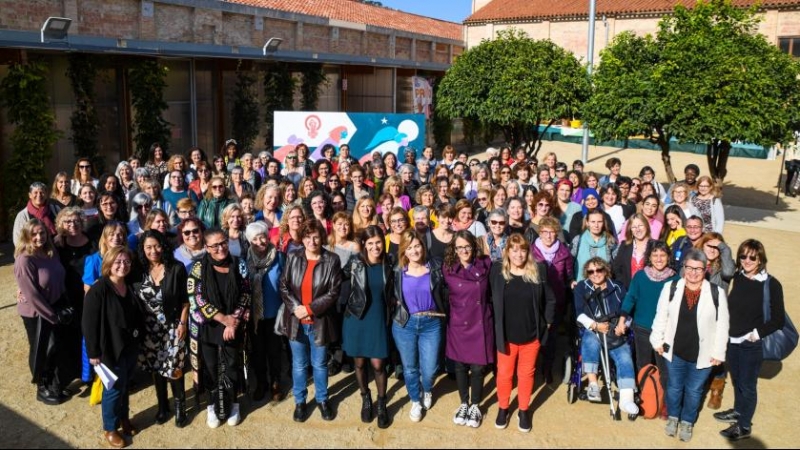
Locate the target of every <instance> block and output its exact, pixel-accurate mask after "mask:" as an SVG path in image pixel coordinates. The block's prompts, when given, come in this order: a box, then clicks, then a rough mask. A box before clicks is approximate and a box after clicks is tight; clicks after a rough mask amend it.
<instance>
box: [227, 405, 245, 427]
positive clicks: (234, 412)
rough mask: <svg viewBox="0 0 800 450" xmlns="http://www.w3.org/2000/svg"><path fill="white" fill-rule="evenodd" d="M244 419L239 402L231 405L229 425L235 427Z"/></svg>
mask: <svg viewBox="0 0 800 450" xmlns="http://www.w3.org/2000/svg"><path fill="white" fill-rule="evenodd" d="M241 420H242V417H241V416H240V415H239V404H238V403H234V404H233V406H232V407H231V415H230V416H228V425H230V426H232V427H235V426H236V425H239V422H240V421H241Z"/></svg>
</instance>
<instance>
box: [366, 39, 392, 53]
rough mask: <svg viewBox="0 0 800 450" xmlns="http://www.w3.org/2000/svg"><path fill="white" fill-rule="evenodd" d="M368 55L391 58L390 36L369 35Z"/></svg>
mask: <svg viewBox="0 0 800 450" xmlns="http://www.w3.org/2000/svg"><path fill="white" fill-rule="evenodd" d="M367 55H368V56H373V57H377V58H390V57H391V56H390V55H389V36H387V35H385V34H377V33H367Z"/></svg>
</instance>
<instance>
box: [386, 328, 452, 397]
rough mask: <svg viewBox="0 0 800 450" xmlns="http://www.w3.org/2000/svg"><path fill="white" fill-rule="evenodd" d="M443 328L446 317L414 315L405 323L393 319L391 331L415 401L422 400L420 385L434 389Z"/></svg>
mask: <svg viewBox="0 0 800 450" xmlns="http://www.w3.org/2000/svg"><path fill="white" fill-rule="evenodd" d="M443 329H444V327H443V321H442V319H440V318H438V317H426V316H413V315H412V316H411V317H410V318H409V319H408V322H406V326H405V327H401V326H400V325H398V324H397V323H396V322H392V334H393V335H394V342H395V344H396V345H397V350H398V351H399V352H400V358H401V359H402V360H403V377H404V378H405V384H406V390H408V396H409V398H411V401H412V402H419V401H420V398H421V392H420V386H422V391H423V392H431V391H432V390H433V378H434V377H435V376H436V371H437V370H438V369H439V349H440V347H441V345H442V334H443Z"/></svg>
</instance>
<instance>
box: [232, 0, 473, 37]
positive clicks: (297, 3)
mask: <svg viewBox="0 0 800 450" xmlns="http://www.w3.org/2000/svg"><path fill="white" fill-rule="evenodd" d="M228 1H230V2H231V3H239V4H242V5H248V6H257V7H261V8H269V9H276V10H279V11H287V12H292V13H298V14H307V15H310V16H317V17H326V18H329V19H335V20H344V21H348V22H353V23H360V24H365V25H373V26H377V27H384V28H390V29H395V30H400V31H408V32H411V33H418V34H424V35H428V36H434V37H439V38H444V39H452V40H456V41H463V40H464V34H463V31H462V25H461V24H458V23H455V22H447V21H444V20H438V19H433V18H430V17H425V16H419V15H416V14H411V13H407V12H403V11H398V10H395V9H390V8H384V7H381V6H372V5H368V4H365V3H361V2H358V1H353V0H228Z"/></svg>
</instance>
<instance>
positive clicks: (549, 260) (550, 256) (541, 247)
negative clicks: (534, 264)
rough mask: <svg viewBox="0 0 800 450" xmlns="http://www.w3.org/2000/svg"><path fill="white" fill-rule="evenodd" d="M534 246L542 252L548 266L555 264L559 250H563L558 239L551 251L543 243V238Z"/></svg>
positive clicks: (538, 239) (537, 240)
mask: <svg viewBox="0 0 800 450" xmlns="http://www.w3.org/2000/svg"><path fill="white" fill-rule="evenodd" d="M534 244H535V245H536V248H538V249H539V251H540V252H542V256H544V260H545V261H547V263H548V264H552V263H553V260H554V259H555V258H556V253H558V250H559V249H561V242H559V241H558V239H556V241H555V242H554V243H553V245H552V246H551V247H550V248H549V249H548V248H547V247H545V246H544V244H543V243H542V238H537V239H536V242H535V243H534Z"/></svg>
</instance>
